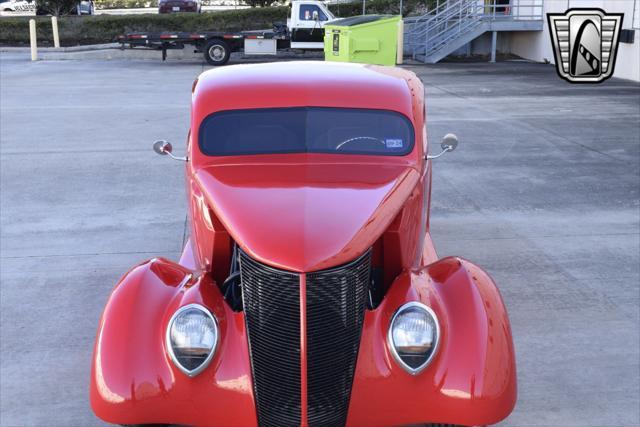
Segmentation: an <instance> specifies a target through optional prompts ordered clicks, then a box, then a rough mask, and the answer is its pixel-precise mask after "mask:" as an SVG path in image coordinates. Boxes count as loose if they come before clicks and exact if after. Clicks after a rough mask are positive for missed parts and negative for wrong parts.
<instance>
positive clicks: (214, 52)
mask: <svg viewBox="0 0 640 427" xmlns="http://www.w3.org/2000/svg"><path fill="white" fill-rule="evenodd" d="M203 53H204V59H205V60H206V61H207V62H208V63H209V64H210V65H215V66H218V65H224V64H226V63H227V62H228V61H229V57H230V56H231V48H230V47H229V45H228V44H227V43H226V42H225V41H224V40H219V39H214V40H209V41H208V42H207V44H205V46H204V49H203Z"/></svg>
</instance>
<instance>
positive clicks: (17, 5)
mask: <svg viewBox="0 0 640 427" xmlns="http://www.w3.org/2000/svg"><path fill="white" fill-rule="evenodd" d="M34 10H36V2H35V0H11V1H5V2H2V3H0V11H2V12H32V11H34Z"/></svg>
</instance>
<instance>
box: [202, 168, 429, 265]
mask: <svg viewBox="0 0 640 427" xmlns="http://www.w3.org/2000/svg"><path fill="white" fill-rule="evenodd" d="M419 177H420V175H419V173H418V172H417V171H416V170H415V169H414V168H413V167H411V166H407V165H386V164H375V165H372V164H353V163H349V164H344V163H340V164H275V165H274V164H242V165H238V164H235V165H214V166H208V167H205V168H202V169H199V170H197V171H196V172H195V179H196V181H197V182H198V184H199V185H200V187H201V188H202V190H203V193H204V194H205V195H206V197H207V200H208V203H209V206H210V207H211V208H212V210H213V211H214V213H215V214H216V216H217V217H218V219H220V221H221V222H222V224H223V225H224V226H225V228H226V229H227V231H228V232H229V233H230V235H231V236H232V237H233V239H234V240H235V241H236V242H237V243H238V245H239V246H240V247H241V248H242V249H243V250H244V251H245V252H247V253H248V254H249V255H250V256H251V257H253V258H254V259H256V260H258V261H261V262H263V263H265V264H268V265H271V266H273V267H276V268H281V269H286V270H292V271H298V272H305V271H315V270H321V269H325V268H329V267H333V266H336V265H340V264H343V263H345V262H348V261H351V260H353V259H354V258H356V257H357V256H359V255H360V254H362V253H364V251H366V250H367V249H368V248H369V247H370V246H371V245H372V244H373V243H374V242H375V240H376V239H377V238H378V237H379V236H380V234H382V232H384V230H385V229H386V228H387V226H388V225H389V224H390V223H391V221H393V219H394V218H395V216H396V215H397V214H398V212H399V211H400V210H401V209H402V206H403V203H404V201H405V200H406V199H407V197H408V196H409V195H410V194H411V192H412V190H413V188H414V187H415V185H416V184H417V182H418V181H419Z"/></svg>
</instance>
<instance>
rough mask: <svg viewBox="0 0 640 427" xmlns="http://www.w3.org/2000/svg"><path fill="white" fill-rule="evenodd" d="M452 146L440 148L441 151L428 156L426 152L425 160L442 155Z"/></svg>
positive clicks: (450, 149)
mask: <svg viewBox="0 0 640 427" xmlns="http://www.w3.org/2000/svg"><path fill="white" fill-rule="evenodd" d="M452 150H453V148H452V147H451V146H449V147H447V148H445V149H444V150H442V151H441V152H439V153H438V154H435V155H433V156H430V155H428V154H427V156H426V157H425V158H424V159H425V160H432V159H437V158H438V157H440V156H442V155H443V154H444V153H448V152H449V151H452Z"/></svg>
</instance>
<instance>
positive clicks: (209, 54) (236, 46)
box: [118, 27, 290, 65]
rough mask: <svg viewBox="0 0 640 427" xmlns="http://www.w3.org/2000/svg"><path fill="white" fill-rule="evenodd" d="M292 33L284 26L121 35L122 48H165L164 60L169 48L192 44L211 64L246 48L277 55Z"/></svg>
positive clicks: (248, 52) (224, 61)
mask: <svg viewBox="0 0 640 427" xmlns="http://www.w3.org/2000/svg"><path fill="white" fill-rule="evenodd" d="M289 40H290V39H289V36H288V34H287V31H286V27H284V29H281V28H280V29H279V28H275V29H274V30H270V31H247V32H237V33H236V32H231V33H225V32H220V31H204V32H197V33H191V32H171V31H167V32H159V33H146V32H144V33H128V34H125V35H122V36H119V37H118V43H120V44H121V45H122V47H127V46H128V47H129V48H147V49H155V50H160V51H162V60H163V61H164V60H165V59H166V58H167V51H168V50H171V49H184V48H185V47H187V46H193V47H194V48H195V52H200V53H203V55H204V58H205V60H206V61H207V62H208V63H209V64H211V65H224V64H226V63H227V61H229V57H230V55H231V53H232V52H240V51H244V52H245V53H246V54H247V55H275V54H276V51H277V50H280V49H286V48H288V47H289V45H290V42H289Z"/></svg>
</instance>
